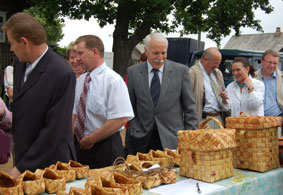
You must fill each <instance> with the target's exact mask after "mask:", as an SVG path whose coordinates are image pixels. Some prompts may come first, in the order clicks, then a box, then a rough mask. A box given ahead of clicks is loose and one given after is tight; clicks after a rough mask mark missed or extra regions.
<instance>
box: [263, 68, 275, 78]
mask: <svg viewBox="0 0 283 195" xmlns="http://www.w3.org/2000/svg"><path fill="white" fill-rule="evenodd" d="M261 71H262V69H261ZM271 77H273V78H275V79H276V78H277V70H275V71H274V72H273V74H272V76H271ZM271 77H269V78H271ZM261 78H262V79H266V78H265V77H264V76H263V75H262V73H261Z"/></svg>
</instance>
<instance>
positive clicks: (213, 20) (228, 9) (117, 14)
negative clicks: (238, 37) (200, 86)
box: [31, 0, 273, 76]
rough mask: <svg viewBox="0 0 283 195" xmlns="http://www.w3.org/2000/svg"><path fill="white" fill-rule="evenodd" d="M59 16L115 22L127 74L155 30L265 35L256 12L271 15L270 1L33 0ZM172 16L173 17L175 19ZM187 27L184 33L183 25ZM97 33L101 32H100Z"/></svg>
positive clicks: (117, 63) (119, 58)
mask: <svg viewBox="0 0 283 195" xmlns="http://www.w3.org/2000/svg"><path fill="white" fill-rule="evenodd" d="M31 2H36V3H37V5H39V6H41V7H43V8H44V9H45V11H44V13H45V14H46V15H48V16H50V17H53V15H54V14H59V15H61V16H68V17H70V18H73V19H86V20H88V19H89V18H90V17H92V16H93V17H94V18H96V19H97V20H98V23H99V25H100V26H101V27H103V26H105V25H106V24H115V30H114V32H113V39H114V40H113V48H112V51H113V52H114V70H115V71H117V72H118V73H120V74H121V75H122V76H124V75H125V74H126V69H127V67H128V66H129V65H130V59H131V53H132V50H133V49H134V47H135V46H136V45H137V44H138V43H139V42H140V41H142V40H143V38H144V37H145V36H146V35H147V34H149V33H150V32H151V31H153V30H156V31H160V32H163V33H169V32H178V31H179V32H181V33H182V34H191V33H193V34H195V33H198V32H208V37H209V38H211V39H213V40H215V41H216V42H217V43H219V42H220V40H221V37H222V36H227V35H229V34H230V32H231V29H234V30H235V32H236V34H239V32H240V31H239V30H240V27H251V28H254V29H256V30H259V31H262V28H261V26H260V24H259V22H260V21H259V20H256V19H255V17H254V13H253V10H254V9H257V8H260V9H262V10H263V11H265V13H270V12H271V11H272V10H273V8H272V7H271V6H270V5H269V0H245V1H238V0H154V1H152V0H140V1H139V0H95V1H94V0H83V1H81V0H31ZM170 16H172V17H171V18H172V19H171V18H170ZM180 26H182V27H183V28H181V29H180V30H178V29H179V27H180ZM94 33H95V32H94Z"/></svg>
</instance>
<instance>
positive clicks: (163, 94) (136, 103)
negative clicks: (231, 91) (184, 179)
mask: <svg viewBox="0 0 283 195" xmlns="http://www.w3.org/2000/svg"><path fill="white" fill-rule="evenodd" d="M128 89H129V95H130V99H131V103H132V106H133V110H134V113H135V118H134V119H132V120H131V121H130V123H129V129H128V130H127V133H126V144H127V149H128V152H129V153H136V152H146V148H147V147H148V144H149V141H150V138H151V134H152V131H153V128H154V127H155V124H156V126H157V129H158V132H159V136H160V141H161V144H162V146H163V149H164V148H171V149H176V147H177V144H178V141H177V133H178V131H179V130H184V129H196V128H197V111H196V105H195V100H194V97H193V91H192V85H191V80H190V77H189V74H188V68H187V67H186V66H184V65H182V64H178V63H175V62H172V61H170V60H166V61H165V64H164V69H163V76H162V85H161V90H160V95H159V99H158V104H157V106H156V107H154V105H153V102H152V98H151V94H150V88H149V85H148V67H147V62H143V63H140V64H137V65H134V66H131V67H129V68H128Z"/></svg>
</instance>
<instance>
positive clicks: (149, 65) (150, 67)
mask: <svg viewBox="0 0 283 195" xmlns="http://www.w3.org/2000/svg"><path fill="white" fill-rule="evenodd" d="M164 64H165V63H164ZM164 64H163V65H162V66H161V67H160V68H159V71H160V72H161V73H163V68H164ZM152 69H153V67H152V65H151V64H150V63H149V61H148V60H147V70H148V74H149V73H151V70H152Z"/></svg>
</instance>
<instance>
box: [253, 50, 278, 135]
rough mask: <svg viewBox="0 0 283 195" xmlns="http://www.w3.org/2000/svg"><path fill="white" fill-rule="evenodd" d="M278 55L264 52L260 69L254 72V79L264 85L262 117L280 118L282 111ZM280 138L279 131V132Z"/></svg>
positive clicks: (271, 51)
mask: <svg viewBox="0 0 283 195" xmlns="http://www.w3.org/2000/svg"><path fill="white" fill-rule="evenodd" d="M278 63H279V53H278V52H277V51H275V50H271V49H269V50H266V51H265V52H264V53H263V55H262V57H261V66H262V67H261V69H259V70H257V71H256V75H257V76H256V78H257V79H259V80H262V81H263V83H264V85H265V94H264V115H265V116H282V110H283V88H282V84H283V73H282V71H280V70H279V69H278V68H277V67H278ZM279 136H281V129H280V130H279Z"/></svg>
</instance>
